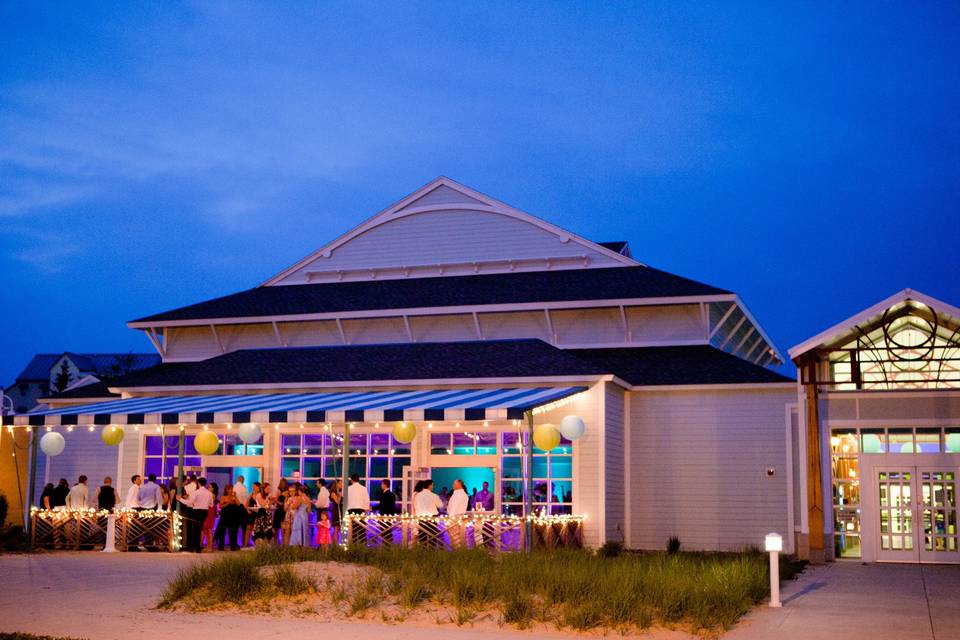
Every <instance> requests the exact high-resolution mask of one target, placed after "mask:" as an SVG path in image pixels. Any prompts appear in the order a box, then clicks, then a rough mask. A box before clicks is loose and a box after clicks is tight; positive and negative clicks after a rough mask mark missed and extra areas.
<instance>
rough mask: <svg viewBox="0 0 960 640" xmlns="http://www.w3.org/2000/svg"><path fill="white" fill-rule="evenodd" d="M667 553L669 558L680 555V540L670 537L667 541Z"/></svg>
mask: <svg viewBox="0 0 960 640" xmlns="http://www.w3.org/2000/svg"><path fill="white" fill-rule="evenodd" d="M667 553H668V554H670V555H671V556H672V555H674V554H676V553H680V538H678V537H677V536H670V539H669V540H667Z"/></svg>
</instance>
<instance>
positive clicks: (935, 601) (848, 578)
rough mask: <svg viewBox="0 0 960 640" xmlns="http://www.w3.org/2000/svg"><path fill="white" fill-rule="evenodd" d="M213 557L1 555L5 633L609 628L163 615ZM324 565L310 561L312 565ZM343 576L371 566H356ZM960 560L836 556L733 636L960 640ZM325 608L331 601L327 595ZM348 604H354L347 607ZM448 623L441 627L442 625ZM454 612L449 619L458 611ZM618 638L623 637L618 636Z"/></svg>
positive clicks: (279, 614) (96, 638)
mask: <svg viewBox="0 0 960 640" xmlns="http://www.w3.org/2000/svg"><path fill="white" fill-rule="evenodd" d="M209 557H210V556H205V555H204V556H195V555H189V554H178V555H170V554H160V553H129V554H120V553H117V554H102V553H95V552H87V553H72V552H59V553H47V554H37V555H7V556H0V585H2V586H3V587H4V589H3V594H4V597H3V599H2V600H0V631H29V632H32V633H41V634H50V635H67V636H72V637H76V638H90V639H91V640H101V639H104V640H110V639H114V638H116V639H120V638H123V639H127V638H159V637H163V638H176V637H188V638H202V639H203V640H217V639H219V638H224V639H229V640H246V639H247V638H258V639H259V638H264V639H273V638H277V639H281V638H282V639H283V640H290V639H291V638H303V637H310V638H314V637H334V636H333V635H332V634H336V635H337V636H338V637H349V638H351V640H367V639H370V640H373V639H377V640H383V639H390V638H398V639H407V638H409V639H416V640H446V639H452V640H474V639H475V640H489V638H490V637H491V636H495V637H498V638H507V639H516V640H531V639H532V638H568V639H569V638H597V637H601V636H602V635H603V634H601V633H588V634H576V633H571V632H557V631H555V630H552V629H548V628H544V627H534V628H533V629H530V630H526V631H520V630H516V629H513V628H510V627H501V626H499V624H498V620H497V619H496V618H497V616H495V615H489V616H481V617H480V618H479V619H477V620H476V621H474V622H473V623H472V624H467V625H465V626H462V627H457V626H456V625H455V624H453V623H451V622H444V618H443V616H442V615H440V614H438V613H437V612H438V611H440V609H438V608H436V609H428V608H425V609H424V610H423V611H420V612H419V613H417V614H415V615H409V614H406V615H405V618H406V619H404V620H403V621H402V622H393V623H385V622H384V621H383V620H382V618H380V617H375V616H379V614H374V613H370V614H369V616H368V618H367V619H361V620H357V619H353V618H349V619H338V618H337V617H336V616H335V615H329V614H328V613H325V612H321V613H320V614H317V613H316V612H315V611H314V612H310V613H301V614H298V613H297V607H298V606H302V605H301V604H297V603H296V602H290V603H287V604H285V605H283V606H282V607H277V608H273V609H269V610H267V609H264V608H263V607H251V608H250V609H251V610H250V611H245V612H237V611H209V612H204V613H188V612H185V611H159V610H156V609H154V608H153V607H154V605H155V603H156V602H157V599H158V597H159V594H160V592H161V590H162V589H163V587H164V585H165V584H166V582H167V580H169V578H170V577H172V576H173V575H174V574H175V573H176V571H177V570H178V569H179V568H181V567H185V566H189V565H190V564H192V563H195V562H205V561H206V560H207V559H209ZM322 567H325V565H321V567H316V566H312V567H311V566H307V567H304V570H305V571H308V572H310V571H316V570H317V569H318V568H322ZM336 571H338V572H343V573H344V575H346V574H349V573H350V572H353V573H354V574H357V575H361V574H362V573H363V572H364V571H366V569H363V568H359V567H352V566H345V567H342V568H340V569H336ZM957 594H960V566H924V567H920V566H918V565H869V566H863V565H858V564H847V563H836V564H831V565H825V566H820V567H814V568H812V569H808V570H807V571H806V572H804V574H802V575H801V577H800V579H799V580H796V581H793V582H790V583H787V584H785V585H784V587H783V602H784V606H783V608H782V609H771V608H768V607H766V606H761V607H757V608H755V609H754V610H753V611H751V612H750V613H749V614H748V615H747V616H746V617H745V618H744V619H743V620H742V621H741V622H740V623H739V624H738V625H737V626H736V627H735V628H734V629H733V630H732V631H730V632H729V633H728V634H725V635H724V638H731V639H734V640H758V639H763V640H794V639H797V640H799V639H803V640H820V639H821V638H822V639H823V640H827V639H830V640H834V639H835V638H838V637H842V638H844V640H886V639H887V638H890V639H893V638H896V639H898V640H926V639H928V638H929V639H932V640H953V639H960V597H958V595H957ZM321 605H323V602H322V601H321ZM342 606H345V605H342ZM438 619H439V620H440V621H441V622H444V623H442V624H437V621H438ZM447 619H449V618H447ZM606 636H607V637H610V638H617V637H624V636H620V635H619V634H617V633H613V632H608V633H607V634H606ZM637 637H641V638H648V639H650V640H689V639H690V638H691V637H692V636H690V635H688V634H685V633H680V632H675V631H667V630H662V629H658V630H653V631H651V632H648V633H644V634H640V635H639V636H637Z"/></svg>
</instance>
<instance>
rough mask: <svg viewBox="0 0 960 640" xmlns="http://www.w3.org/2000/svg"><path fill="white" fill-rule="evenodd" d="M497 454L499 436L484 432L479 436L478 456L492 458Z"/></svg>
mask: <svg viewBox="0 0 960 640" xmlns="http://www.w3.org/2000/svg"><path fill="white" fill-rule="evenodd" d="M496 453H497V434H496V433H494V432H489V431H487V432H483V433H479V434H477V455H481V456H492V455H496Z"/></svg>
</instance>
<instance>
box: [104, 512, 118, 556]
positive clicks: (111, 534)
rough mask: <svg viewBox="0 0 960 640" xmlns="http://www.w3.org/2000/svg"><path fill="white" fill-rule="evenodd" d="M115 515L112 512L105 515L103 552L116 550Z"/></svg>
mask: <svg viewBox="0 0 960 640" xmlns="http://www.w3.org/2000/svg"><path fill="white" fill-rule="evenodd" d="M116 545H117V516H116V515H115V514H113V513H111V514H110V515H108V516H107V543H106V544H105V545H103V553H114V552H116V550H117V546H116Z"/></svg>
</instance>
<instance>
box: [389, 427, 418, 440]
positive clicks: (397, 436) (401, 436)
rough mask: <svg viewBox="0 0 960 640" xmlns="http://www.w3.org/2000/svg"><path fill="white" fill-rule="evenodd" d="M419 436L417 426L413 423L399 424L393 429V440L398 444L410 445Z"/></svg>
mask: <svg viewBox="0 0 960 640" xmlns="http://www.w3.org/2000/svg"><path fill="white" fill-rule="evenodd" d="M416 435H417V425H415V424H413V423H412V422H398V423H397V424H395V425H394V427H393V438H394V440H396V441H397V442H402V443H403V444H410V443H411V442H413V439H414V438H415V437H416Z"/></svg>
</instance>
